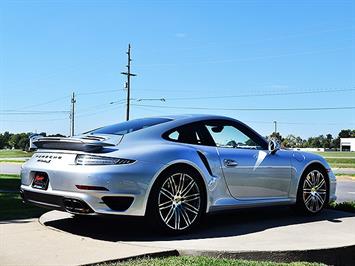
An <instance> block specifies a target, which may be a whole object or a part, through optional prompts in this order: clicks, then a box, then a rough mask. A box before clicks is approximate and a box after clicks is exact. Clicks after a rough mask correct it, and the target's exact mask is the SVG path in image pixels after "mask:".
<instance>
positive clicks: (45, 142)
mask: <svg viewBox="0 0 355 266" xmlns="http://www.w3.org/2000/svg"><path fill="white" fill-rule="evenodd" d="M117 137H118V136H117ZM119 137H120V138H119V140H118V139H117V138H113V139H110V138H105V137H101V136H97V137H94V136H92V137H91V136H90V137H88V136H83V137H77V138H76V137H71V138H58V137H43V138H40V139H38V140H35V141H34V142H33V144H34V145H36V147H37V148H39V149H55V150H75V151H84V152H98V151H100V150H101V149H103V148H104V147H110V146H111V147H112V146H116V145H117V144H118V143H119V142H120V140H121V139H122V136H119Z"/></svg>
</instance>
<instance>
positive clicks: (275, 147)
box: [268, 139, 280, 154]
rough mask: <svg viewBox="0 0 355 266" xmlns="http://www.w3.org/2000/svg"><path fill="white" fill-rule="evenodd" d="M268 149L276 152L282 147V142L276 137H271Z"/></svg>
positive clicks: (272, 152) (273, 152)
mask: <svg viewBox="0 0 355 266" xmlns="http://www.w3.org/2000/svg"><path fill="white" fill-rule="evenodd" d="M268 149H269V152H270V153H271V154H275V153H276V152H277V151H278V150H279V149H280V143H279V142H278V141H277V140H276V139H270V140H269V147H268Z"/></svg>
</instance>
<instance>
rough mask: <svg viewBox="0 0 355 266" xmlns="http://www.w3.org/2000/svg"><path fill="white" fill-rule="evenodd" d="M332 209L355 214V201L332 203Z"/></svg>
mask: <svg viewBox="0 0 355 266" xmlns="http://www.w3.org/2000/svg"><path fill="white" fill-rule="evenodd" d="M330 208H331V209H334V210H339V211H346V212H352V213H355V201H346V202H340V203H338V202H332V203H330Z"/></svg>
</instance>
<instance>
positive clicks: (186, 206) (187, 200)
mask: <svg viewBox="0 0 355 266" xmlns="http://www.w3.org/2000/svg"><path fill="white" fill-rule="evenodd" d="M158 208H159V214H160V217H161V219H162V220H163V222H164V223H165V224H166V225H167V226H168V227H169V228H171V229H173V230H184V229H187V228H188V227H190V226H191V225H192V224H193V222H194V221H195V220H196V218H197V217H198V215H199V213H200V209H201V193H200V189H199V186H198V184H197V182H196V181H195V179H194V178H192V177H191V176H190V175H188V174H185V173H176V174H173V175H171V176H170V177H169V178H168V179H166V180H165V182H164V183H163V185H162V186H161V188H160V191H159V196H158Z"/></svg>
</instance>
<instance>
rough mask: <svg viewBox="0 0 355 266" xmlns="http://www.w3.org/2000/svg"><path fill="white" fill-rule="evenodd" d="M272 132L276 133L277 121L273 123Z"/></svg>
mask: <svg viewBox="0 0 355 266" xmlns="http://www.w3.org/2000/svg"><path fill="white" fill-rule="evenodd" d="M274 132H275V133H276V132H277V121H274Z"/></svg>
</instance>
